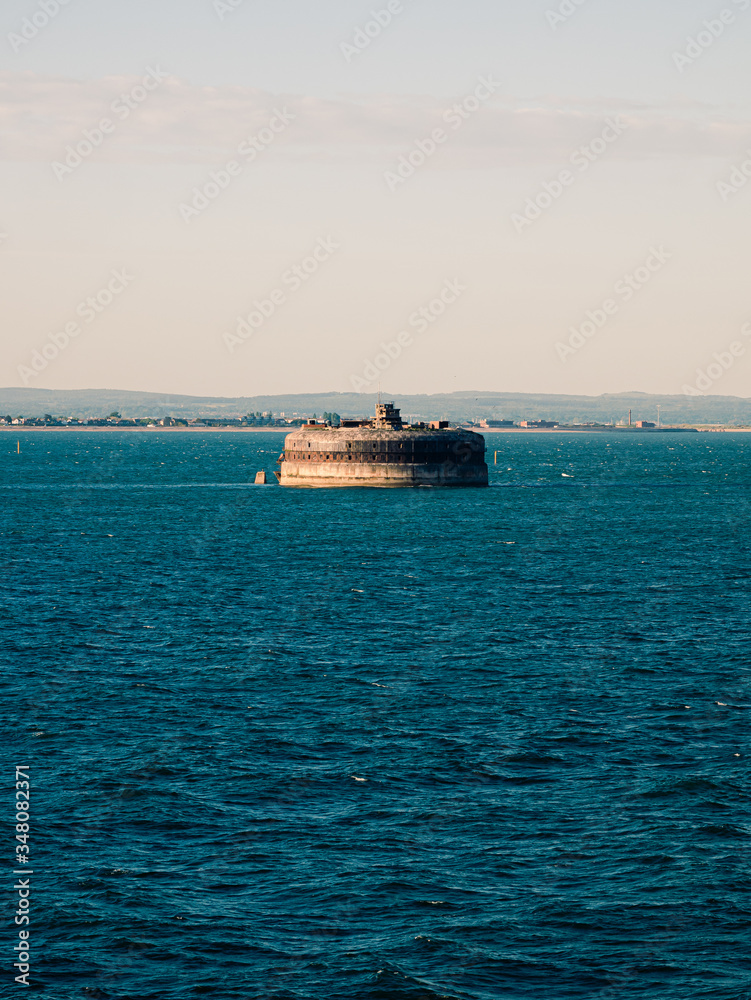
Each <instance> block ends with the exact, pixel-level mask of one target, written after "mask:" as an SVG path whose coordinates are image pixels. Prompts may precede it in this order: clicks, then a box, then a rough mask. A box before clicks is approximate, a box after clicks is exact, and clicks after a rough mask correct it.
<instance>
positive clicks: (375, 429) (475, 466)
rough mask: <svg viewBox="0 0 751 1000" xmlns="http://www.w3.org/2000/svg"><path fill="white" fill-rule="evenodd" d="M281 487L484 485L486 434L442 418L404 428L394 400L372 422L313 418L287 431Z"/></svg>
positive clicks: (379, 407) (378, 410) (281, 459)
mask: <svg viewBox="0 0 751 1000" xmlns="http://www.w3.org/2000/svg"><path fill="white" fill-rule="evenodd" d="M279 463H280V471H279V472H277V473H276V477H277V479H278V480H279V482H280V483H281V485H282V486H319V487H322V486H487V485H488V467H487V465H486V464H485V438H484V437H483V436H482V435H481V434H474V433H472V431H462V430H450V429H449V427H448V423H446V422H445V421H436V422H434V423H431V424H428V425H427V426H426V425H425V424H417V425H413V426H407V425H405V424H404V423H403V421H402V418H401V416H400V413H399V410H398V409H395V408H394V404H393V403H379V404H378V405H377V406H376V415H375V419H374V420H344V421H342V424H341V426H340V427H332V426H331V425H330V424H327V423H318V422H315V421H313V422H311V423H308V424H305V425H304V426H303V427H301V428H300V429H299V430H297V431H294V432H293V433H292V434H288V435H287V437H286V438H285V441H284V451H283V453H282V454H281V455H280V456H279Z"/></svg>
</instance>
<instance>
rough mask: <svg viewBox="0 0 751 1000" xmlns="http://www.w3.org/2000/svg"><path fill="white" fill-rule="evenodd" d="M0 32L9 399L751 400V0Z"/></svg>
mask: <svg viewBox="0 0 751 1000" xmlns="http://www.w3.org/2000/svg"><path fill="white" fill-rule="evenodd" d="M656 7H657V8H659V9H655V8H656ZM389 8H390V9H389ZM374 12H375V15H377V16H375V15H374ZM378 21H380V22H381V23H380V24H379V23H378ZM705 22H707V23H705ZM358 29H360V30H359V32H358ZM366 29H367V31H368V32H369V34H366V33H365V30H366ZM0 36H1V37H0V46H2V51H3V60H2V63H1V64H0V66H1V67H2V68H1V70H0V115H1V116H2V118H1V121H2V129H1V130H0V170H1V171H2V191H3V198H2V209H1V210H0V232H1V233H2V237H0V268H1V271H0V273H2V277H3V303H4V306H5V310H4V312H5V316H4V326H5V329H4V336H3V344H4V350H3V352H2V355H1V362H0V365H1V367H0V384H1V385H5V386H11V385H24V384H26V385H30V386H35V387H39V388H62V389H74V388H89V387H111V388H120V389H140V390H148V391H155V392H165V393H191V394H198V395H228V396H234V395H255V394H268V393H277V392H278V393H282V392H284V393H287V392H313V391H327V390H335V391H337V390H338V391H343V392H346V391H352V389H353V388H354V389H361V390H368V391H370V390H372V389H373V387H374V385H375V383H376V382H377V381H379V380H380V381H381V382H382V385H383V388H384V390H385V391H387V392H389V393H392V394H394V395H395V396H398V395H399V393H400V392H401V393H407V392H410V393H414V392H450V391H453V390H460V389H461V390H469V389H477V390H498V391H508V392H526V391H529V392H552V393H588V394H598V393H601V392H618V391H626V390H641V391H644V392H656V393H665V394H668V393H671V394H672V393H678V392H681V390H682V389H685V387H686V386H689V387H691V386H693V385H695V384H697V379H698V375H699V373H701V372H706V370H707V369H708V368H709V366H714V367H713V373H714V374H713V375H712V376H711V377H710V378H709V387H708V383H707V380H706V379H704V381H701V382H700V385H701V387H702V391H709V392H717V393H720V394H723V395H725V394H730V395H733V394H734V395H742V396H748V395H751V339H749V332H750V331H751V327H749V326H748V324H749V323H751V290H750V289H751V282H750V281H749V267H748V263H749V262H748V249H747V248H748V240H749V221H750V214H751V213H750V211H749V210H750V209H751V182H749V181H748V180H747V176H746V174H744V170H743V166H744V164H745V166H746V173H747V174H748V175H751V96H750V88H749V83H750V82H751V81H750V75H751V74H750V72H749V62H748V52H749V41H750V40H751V0H727V2H726V3H725V4H723V2H722V0H719V2H716V3H714V4H710V3H709V2H708V0H680V2H679V0H662V2H660V3H658V4H655V2H654V0H630V2H628V3H626V2H624V0H620V2H616V0H584V2H581V0H580V2H579V3H576V2H575V0H550V2H547V0H524V3H521V2H519V0H514V2H511V0H492V2H491V0H468V2H465V3H463V4H457V3H455V2H454V3H448V2H447V0H432V2H430V3H429V2H428V0H402V2H398V0H376V2H373V0H370V2H364V3H359V2H355V0H347V2H345V0H322V2H321V3H318V4H311V3H310V2H305V3H303V2H301V0H286V2H284V3H280V2H279V0H274V2H272V0H216V2H215V0H129V2H128V3H120V2H118V3H115V2H113V0H68V2H67V3H63V4H62V5H60V3H59V0H18V2H15V3H13V4H6V5H4V7H3V9H2V13H0ZM366 41H367V45H366V44H365V42H366ZM144 84H145V85H144ZM452 108H454V110H453V111H452V110H451V109H452ZM582 147H586V148H585V149H584V150H582ZM409 158H411V160H412V164H411V165H410V163H409ZM400 163H401V173H402V176H400V174H399V172H398V168H399V165H400ZM202 191H203V194H202V193H201V192H202ZM196 195H198V198H196ZM201 199H203V200H201ZM535 202H537V204H535ZM91 297H94V299H95V300H96V299H98V301H95V302H94V303H93V304H91V305H88V306H87V305H86V300H87V299H89V298H91ZM259 308H260V311H259ZM421 309H422V310H423V317H427V318H423V317H421V316H420V312H419V311H420V310H421ZM264 313H265V314H266V315H264ZM240 319H244V321H245V325H244V326H243V325H242V324H240V322H239V320H240ZM744 327H746V330H747V332H746V333H743V332H742V331H743V329H744ZM66 330H67V332H66ZM577 331H578V332H577ZM734 344H735V345H737V344H741V345H742V348H743V349H742V350H740V348H738V347H737V346H736V348H735V351H734V352H733V353H731V345H734ZM384 345H385V346H384ZM389 354H390V355H391V356H389ZM715 354H717V355H719V358H720V361H717V360H716V359H715V357H714V355H715ZM728 358H729V359H730V361H728ZM723 360H724V362H725V366H724V368H723V367H720V368H718V365H720V366H721V362H722V361H723ZM697 370H699V371H698V372H697ZM718 372H719V374H718Z"/></svg>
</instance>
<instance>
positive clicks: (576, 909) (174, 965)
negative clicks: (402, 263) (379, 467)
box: [0, 431, 751, 1000]
mask: <svg viewBox="0 0 751 1000" xmlns="http://www.w3.org/2000/svg"><path fill="white" fill-rule="evenodd" d="M19 439H20V454H18V453H17V441H18V440H19ZM282 440H283V439H282V437H281V435H279V434H274V433H263V434H258V433H256V434H253V433H247V434H243V433H173V432H160V431H150V432H143V433H141V432H105V433H87V432H76V431H67V432H53V431H35V432H26V433H23V432H22V433H20V434H18V435H16V434H13V433H10V432H3V433H2V434H0V533H1V541H2V544H1V546H0V560H1V562H2V580H3V591H4V595H3V596H4V599H3V602H2V607H3V612H2V615H3V629H2V647H3V656H2V669H1V672H0V680H1V681H2V704H3V712H2V721H1V722H0V725H1V727H2V733H1V739H0V747H1V749H0V758H2V769H1V770H0V788H1V789H3V791H2V795H3V803H4V805H3V810H2V814H3V816H4V817H5V823H4V824H3V828H2V829H3V836H4V838H5V845H6V846H5V852H4V856H5V859H6V873H7V874H6V880H5V891H4V899H5V901H6V906H5V914H6V915H5V918H4V920H3V934H2V940H3V942H4V947H3V971H2V975H3V977H4V982H3V983H2V985H1V986H0V992H2V991H6V992H4V993H3V995H4V996H5V995H7V996H23V995H26V994H25V993H24V990H26V987H24V986H22V985H16V984H15V983H14V982H13V976H14V970H13V969H12V962H13V961H14V960H15V959H14V957H13V955H14V952H13V951H12V947H13V945H14V944H15V943H16V942H17V940H18V937H17V928H16V927H15V926H14V924H13V916H12V914H13V909H12V907H13V906H15V905H16V904H15V902H14V899H15V891H14V890H13V888H12V886H13V884H14V883H13V880H14V879H15V878H16V876H14V875H13V870H14V866H15V861H14V837H15V829H14V827H13V823H14V816H13V813H12V805H13V802H14V801H15V800H14V795H15V791H14V787H15V786H14V781H15V771H14V768H15V766H16V765H22V766H28V768H29V769H30V784H31V799H30V801H31V820H30V833H29V838H30V839H29V847H30V858H31V862H32V865H31V868H32V870H33V873H34V874H33V876H32V877H31V879H32V906H31V923H30V931H31V938H30V940H31V958H30V965H31V970H32V971H31V982H32V986H31V987H30V988H29V989H28V990H27V992H28V995H30V996H35V997H41V998H44V1000H82V998H86V997H88V998H93V1000H96V998H101V1000H109V998H113V1000H114V998H118V1000H126V998H127V1000H190V998H191V997H212V998H217V1000H234V998H238V1000H240V998H242V1000H256V998H257V1000H448V998H451V1000H541V998H554V1000H558V998H561V1000H562V998H572V1000H585V998H586V1000H621V998H624V1000H625V998H632V997H634V998H649V1000H652V998H655V1000H658V998H659V1000H689V998H690V1000H704V998H706V1000H710V998H711V1000H748V998H749V997H751V897H750V896H749V889H751V853H750V848H751V808H750V798H749V795H750V793H751V780H750V779H749V754H750V753H751V747H750V746H749V744H750V742H751V740H750V737H751V725H750V722H751V720H750V716H749V709H750V708H751V687H750V684H751V549H750V540H751V528H750V527H749V526H750V525H751V435H744V434H719V433H711V434H694V435H691V434H680V435H670V434H664V435H641V434H638V435H633V436H624V435H618V434H609V433H603V434H579V435H576V434H572V435H565V434H551V435H526V434H519V435H509V434H506V435H501V434H498V435H488V438H487V441H488V451H489V459H490V467H491V487H490V488H489V489H487V490H430V489H424V490H331V491H330V490H311V491H307V490H299V491H298V490H284V489H282V488H280V487H278V486H277V485H276V484H274V485H268V486H255V485H252V482H253V478H254V476H255V473H256V472H257V471H258V470H259V469H262V468H265V469H266V470H267V472H268V473H269V474H271V473H272V471H273V469H274V468H275V464H276V458H277V456H278V454H279V452H280V450H281V447H282ZM496 451H497V453H498V454H497V462H498V464H497V465H494V464H493V460H494V452H496Z"/></svg>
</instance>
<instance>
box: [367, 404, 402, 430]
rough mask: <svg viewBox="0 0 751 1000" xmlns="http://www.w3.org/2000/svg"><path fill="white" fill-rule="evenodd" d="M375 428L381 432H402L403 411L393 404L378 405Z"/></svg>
mask: <svg viewBox="0 0 751 1000" xmlns="http://www.w3.org/2000/svg"><path fill="white" fill-rule="evenodd" d="M373 426H374V427H376V428H379V429H381V430H391V431H400V430H401V429H402V426H403V425H402V417H401V410H398V409H396V407H395V406H394V404H393V402H392V403H380V402H379V403H376V415H375V420H374V422H373Z"/></svg>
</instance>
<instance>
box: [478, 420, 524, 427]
mask: <svg viewBox="0 0 751 1000" xmlns="http://www.w3.org/2000/svg"><path fill="white" fill-rule="evenodd" d="M515 426H516V425H515V424H514V421H513V420H481V421H480V427H515Z"/></svg>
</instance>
